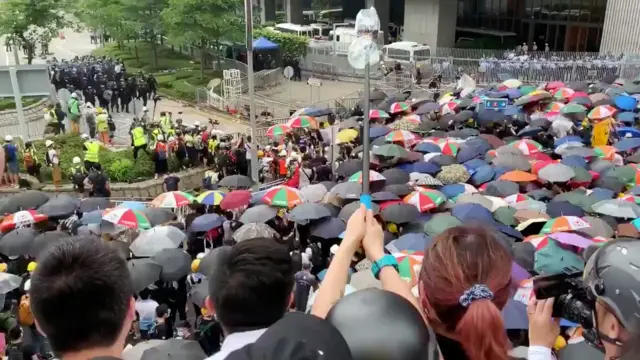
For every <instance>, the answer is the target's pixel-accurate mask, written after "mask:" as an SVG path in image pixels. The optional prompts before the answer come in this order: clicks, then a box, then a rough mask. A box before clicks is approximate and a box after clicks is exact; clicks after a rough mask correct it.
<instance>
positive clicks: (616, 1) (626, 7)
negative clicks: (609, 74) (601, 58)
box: [600, 0, 640, 54]
mask: <svg viewBox="0 0 640 360" xmlns="http://www.w3.org/2000/svg"><path fill="white" fill-rule="evenodd" d="M639 19H640V0H608V2H607V11H606V14H605V18H604V30H603V33H602V44H601V45H600V52H602V53H607V52H611V53H614V54H619V53H625V54H630V53H634V54H638V53H640V36H639V35H638V34H640V20H639Z"/></svg>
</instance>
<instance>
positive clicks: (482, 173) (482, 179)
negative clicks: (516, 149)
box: [471, 165, 496, 186]
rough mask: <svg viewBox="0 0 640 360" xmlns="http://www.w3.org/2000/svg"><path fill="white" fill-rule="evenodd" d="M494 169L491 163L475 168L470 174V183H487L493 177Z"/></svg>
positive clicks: (476, 184)
mask: <svg viewBox="0 0 640 360" xmlns="http://www.w3.org/2000/svg"><path fill="white" fill-rule="evenodd" d="M495 175H496V171H495V169H494V167H493V166H491V165H484V166H481V167H479V168H477V169H475V172H474V173H473V175H471V184H473V185H475V186H479V185H482V184H484V183H488V182H489V181H491V179H493V178H495Z"/></svg>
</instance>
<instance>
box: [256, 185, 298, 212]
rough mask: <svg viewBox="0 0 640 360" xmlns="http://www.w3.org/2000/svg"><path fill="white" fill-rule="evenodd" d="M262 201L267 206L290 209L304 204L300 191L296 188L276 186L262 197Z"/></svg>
mask: <svg viewBox="0 0 640 360" xmlns="http://www.w3.org/2000/svg"><path fill="white" fill-rule="evenodd" d="M262 200H263V201H264V203H265V204H267V205H272V206H277V207H284V208H290V209H291V208H293V207H295V206H296V205H299V204H302V197H301V195H300V191H298V189H296V188H292V187H289V186H285V185H280V186H275V187H273V188H271V189H269V190H267V192H266V193H265V194H264V196H263V197H262Z"/></svg>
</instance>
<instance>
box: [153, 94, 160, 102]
mask: <svg viewBox="0 0 640 360" xmlns="http://www.w3.org/2000/svg"><path fill="white" fill-rule="evenodd" d="M160 100H162V98H161V97H160V95H156V96H154V97H153V101H155V102H158V101H160Z"/></svg>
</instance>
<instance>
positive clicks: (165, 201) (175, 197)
mask: <svg viewBox="0 0 640 360" xmlns="http://www.w3.org/2000/svg"><path fill="white" fill-rule="evenodd" d="M194 200H195V198H194V197H193V195H191V194H187V193H186V192H183V191H170V192H166V193H164V194H160V195H158V197H156V198H155V199H153V200H152V201H151V206H152V207H157V208H172V209H174V208H179V207H181V206H186V205H189V204H191V203H192V202H193V201H194Z"/></svg>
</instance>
